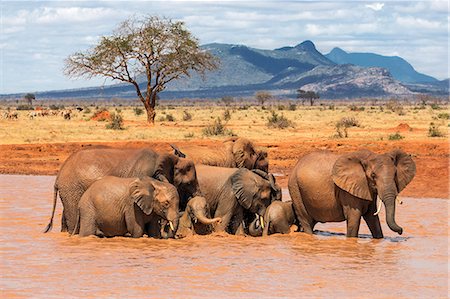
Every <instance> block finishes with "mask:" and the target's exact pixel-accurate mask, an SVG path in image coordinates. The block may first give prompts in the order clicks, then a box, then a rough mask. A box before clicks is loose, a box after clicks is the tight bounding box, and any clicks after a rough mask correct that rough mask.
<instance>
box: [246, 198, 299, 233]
mask: <svg viewBox="0 0 450 299" xmlns="http://www.w3.org/2000/svg"><path fill="white" fill-rule="evenodd" d="M295 222H296V219H295V215H294V208H293V207H292V201H286V202H283V201H279V200H276V201H273V202H272V203H271V204H270V205H269V206H268V207H267V209H266V213H265V214H264V224H263V225H261V221H260V219H259V217H255V219H254V220H253V221H252V222H251V223H250V225H249V227H248V231H249V235H251V236H253V237H259V236H261V235H262V236H268V235H271V234H275V233H281V234H288V233H289V232H290V229H291V226H292V225H293V224H294V223H295Z"/></svg>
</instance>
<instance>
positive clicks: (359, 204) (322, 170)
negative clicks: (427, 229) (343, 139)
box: [288, 150, 416, 238]
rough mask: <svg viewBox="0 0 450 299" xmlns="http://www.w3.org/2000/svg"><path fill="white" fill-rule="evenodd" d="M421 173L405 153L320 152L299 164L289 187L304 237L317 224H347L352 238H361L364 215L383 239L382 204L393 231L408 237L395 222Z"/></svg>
mask: <svg viewBox="0 0 450 299" xmlns="http://www.w3.org/2000/svg"><path fill="white" fill-rule="evenodd" d="M415 173H416V165H415V163H414V161H413V159H412V158H411V156H409V155H407V154H406V153H405V152H403V151H402V150H393V151H391V152H388V153H385V154H375V153H373V152H371V151H368V150H361V151H357V152H353V153H348V154H344V155H336V154H333V153H331V152H328V151H319V152H313V153H310V154H308V155H306V156H304V157H303V158H301V159H300V160H299V161H298V162H297V164H296V166H295V168H294V169H293V171H292V173H291V175H290V177H289V182H288V187H289V193H290V195H291V198H292V202H293V206H294V210H295V213H296V216H297V219H298V221H299V223H300V225H301V227H302V230H303V231H304V232H306V233H309V234H312V232H313V228H314V225H315V224H316V223H317V222H340V221H344V220H346V221H347V236H348V237H357V236H358V231H359V226H360V221H361V216H362V217H363V218H364V220H365V221H366V223H367V226H368V227H369V229H370V232H371V233H372V236H373V238H383V232H382V230H381V225H380V220H379V218H378V212H379V211H380V208H381V202H383V203H384V206H385V209H386V222H387V224H388V226H389V228H390V229H391V230H393V231H394V232H397V233H398V234H402V232H403V229H402V228H401V227H400V226H398V225H397V223H396V222H395V206H396V201H397V200H396V198H397V195H398V193H399V192H400V191H402V190H403V189H404V188H405V187H406V185H408V184H409V182H411V180H412V179H413V178H414V175H415ZM380 200H381V201H380ZM377 201H378V204H379V206H378V209H377Z"/></svg>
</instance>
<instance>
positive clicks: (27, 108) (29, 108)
mask: <svg viewBox="0 0 450 299" xmlns="http://www.w3.org/2000/svg"><path fill="white" fill-rule="evenodd" d="M16 110H34V108H33V106H31V105H19V106H17V108H16Z"/></svg>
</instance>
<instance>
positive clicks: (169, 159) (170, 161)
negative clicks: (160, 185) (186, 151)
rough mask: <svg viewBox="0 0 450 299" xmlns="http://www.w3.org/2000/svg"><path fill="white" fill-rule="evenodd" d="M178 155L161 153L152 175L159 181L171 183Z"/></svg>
mask: <svg viewBox="0 0 450 299" xmlns="http://www.w3.org/2000/svg"><path fill="white" fill-rule="evenodd" d="M178 159H179V157H177V156H175V155H173V154H162V155H160V156H159V158H158V160H157V162H156V170H155V174H154V175H153V177H154V178H155V179H157V180H159V181H161V182H166V183H171V184H173V176H174V169H175V165H176V164H177V162H178Z"/></svg>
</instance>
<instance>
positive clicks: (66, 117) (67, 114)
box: [62, 110, 72, 120]
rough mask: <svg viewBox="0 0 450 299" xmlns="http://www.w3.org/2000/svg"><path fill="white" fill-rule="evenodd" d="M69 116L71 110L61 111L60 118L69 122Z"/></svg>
mask: <svg viewBox="0 0 450 299" xmlns="http://www.w3.org/2000/svg"><path fill="white" fill-rule="evenodd" d="M71 115H72V110H63V111H62V117H63V118H64V119H67V120H70V118H71Z"/></svg>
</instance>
